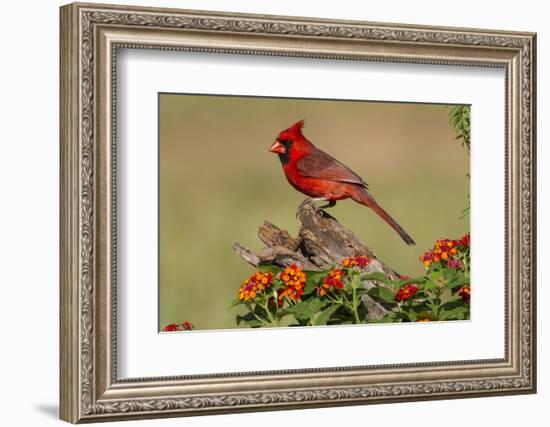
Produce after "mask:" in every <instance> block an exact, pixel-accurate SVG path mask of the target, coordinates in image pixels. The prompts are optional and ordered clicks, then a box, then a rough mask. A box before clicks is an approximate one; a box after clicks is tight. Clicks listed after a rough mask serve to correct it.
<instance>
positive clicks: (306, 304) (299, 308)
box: [283, 298, 326, 320]
mask: <svg viewBox="0 0 550 427" xmlns="http://www.w3.org/2000/svg"><path fill="white" fill-rule="evenodd" d="M325 304H326V302H325V301H321V300H320V299H319V298H312V299H310V300H307V301H302V302H299V303H298V304H296V305H292V306H290V307H288V308H286V309H285V310H283V312H284V314H292V315H293V316H294V317H296V319H302V320H309V319H311V318H312V317H313V315H314V314H316V313H317V312H318V311H319V310H320V309H321V308H322V307H323V306H324V305H325Z"/></svg>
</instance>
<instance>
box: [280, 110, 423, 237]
mask: <svg viewBox="0 0 550 427" xmlns="http://www.w3.org/2000/svg"><path fill="white" fill-rule="evenodd" d="M303 127H304V121H303V120H301V121H299V122H297V123H295V124H293V125H292V126H291V127H289V128H288V129H285V130H283V131H282V132H281V133H280V134H279V136H278V137H277V139H276V140H275V142H274V143H273V145H272V146H271V148H270V149H269V151H271V152H273V153H277V154H278V155H279V159H280V160H281V163H282V164H283V171H284V173H285V175H286V178H287V179H288V182H289V183H290V184H291V185H292V186H293V187H294V188H295V189H296V190H298V191H300V192H302V193H304V194H306V195H308V196H309V197H312V198H313V199H315V200H325V201H328V202H329V203H328V204H327V205H325V206H322V208H325V207H333V206H334V205H336V201H337V200H343V199H347V198H352V199H353V200H355V201H356V202H357V203H360V204H362V205H365V206H368V207H369V208H371V209H372V210H373V211H374V212H376V213H377V214H378V216H380V218H382V219H383V220H384V221H386V222H387V223H388V224H389V225H390V226H391V227H392V228H393V229H394V230H395V231H397V234H399V235H400V236H401V238H402V239H403V240H404V241H405V243H407V244H408V245H414V244H415V243H414V240H413V239H412V238H411V236H409V235H408V234H407V232H406V231H405V230H403V227H401V226H400V225H399V224H398V223H397V222H396V221H395V220H394V219H393V218H392V217H391V216H390V215H389V214H388V213H387V212H386V211H385V210H384V209H382V208H381V207H380V205H379V204H378V203H376V200H374V197H372V195H371V194H370V193H369V192H368V188H369V187H368V185H367V183H366V182H365V181H363V179H362V178H361V177H360V176H359V175H357V174H356V173H355V172H353V171H352V170H351V169H349V168H348V167H347V166H345V165H343V164H342V163H340V162H339V161H338V160H336V159H335V158H333V157H332V156H330V155H328V154H327V153H325V152H324V151H321V150H319V149H318V148H317V147H315V145H313V144H312V143H311V142H310V141H308V140H307V139H306V137H305V136H304V135H303V134H302V128H303Z"/></svg>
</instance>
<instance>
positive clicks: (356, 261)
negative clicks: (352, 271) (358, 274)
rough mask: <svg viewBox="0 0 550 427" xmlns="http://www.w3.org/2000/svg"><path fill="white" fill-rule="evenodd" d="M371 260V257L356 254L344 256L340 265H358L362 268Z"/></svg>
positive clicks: (347, 266) (349, 266) (348, 266)
mask: <svg viewBox="0 0 550 427" xmlns="http://www.w3.org/2000/svg"><path fill="white" fill-rule="evenodd" d="M370 262H371V259H370V258H369V257H366V256H364V255H360V256H356V257H348V258H344V259H343V260H342V267H346V268H351V267H359V268H364V267H366V266H367V265H369V264H370Z"/></svg>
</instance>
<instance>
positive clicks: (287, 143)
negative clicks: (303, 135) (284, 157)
mask: <svg viewBox="0 0 550 427" xmlns="http://www.w3.org/2000/svg"><path fill="white" fill-rule="evenodd" d="M279 142H280V143H281V144H283V145H284V146H285V147H286V148H289V147H290V146H291V145H292V140H291V139H283V140H279Z"/></svg>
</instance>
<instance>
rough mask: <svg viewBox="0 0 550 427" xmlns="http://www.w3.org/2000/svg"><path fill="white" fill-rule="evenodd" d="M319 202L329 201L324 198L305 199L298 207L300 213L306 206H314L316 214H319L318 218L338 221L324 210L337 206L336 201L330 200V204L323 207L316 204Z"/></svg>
mask: <svg viewBox="0 0 550 427" xmlns="http://www.w3.org/2000/svg"><path fill="white" fill-rule="evenodd" d="M317 201H324V202H326V201H327V199H325V198H322V197H319V198H313V197H311V198H308V199H305V200H304V201H303V202H302V203H300V206H299V207H298V211H299V210H301V209H302V208H303V207H304V205H306V204H311V205H312V206H313V209H315V212H316V213H317V215H318V216H320V217H322V218H330V219H334V220H336V218H334V217H333V216H332V215H330V214H329V213H327V212H326V211H325V210H324V208H332V207H333V206H335V205H336V201H335V200H328V203H327V204H326V205H323V206H317V205H316V204H315V202H317ZM296 217H298V213H296Z"/></svg>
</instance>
